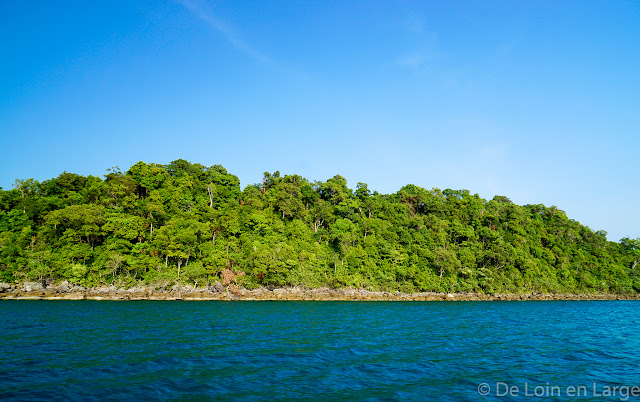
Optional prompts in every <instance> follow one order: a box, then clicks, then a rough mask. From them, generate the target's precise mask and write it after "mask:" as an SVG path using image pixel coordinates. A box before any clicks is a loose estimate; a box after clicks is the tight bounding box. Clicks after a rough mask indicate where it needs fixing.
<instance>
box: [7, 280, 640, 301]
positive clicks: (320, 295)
mask: <svg viewBox="0 0 640 402" xmlns="http://www.w3.org/2000/svg"><path fill="white" fill-rule="evenodd" d="M0 299H69V300H82V299H91V300H321V301H347V300H355V301H443V300H444V301H482V300H485V301H499V300H503V301H514V300H518V301H519V300H640V294H637V293H636V294H626V295H622V294H602V293H599V294H540V293H536V294H531V293H527V294H511V293H507V294H484V293H436V292H422V293H402V292H393V293H392V292H383V291H370V290H366V289H353V288H348V289H329V288H318V289H305V288H300V287H291V288H275V287H261V288H257V289H253V290H248V289H244V288H241V287H240V288H239V287H237V286H231V287H230V288H229V290H228V291H227V289H226V288H225V287H224V286H223V285H222V284H221V283H220V282H216V283H214V284H213V285H211V286H208V287H202V288H196V287H194V286H192V285H186V286H180V285H174V286H173V287H171V288H170V289H169V288H164V287H162V288H159V289H156V288H154V287H153V286H148V287H144V286H141V285H138V286H137V287H133V288H129V289H125V288H118V287H116V286H114V285H110V286H108V287H107V286H102V287H96V288H90V289H86V288H84V287H82V286H79V285H76V284H69V282H67V281H64V282H62V283H61V284H60V285H58V286H51V285H50V286H47V287H46V290H45V289H44V288H43V285H42V284H41V283H38V282H26V283H24V284H22V285H11V284H8V283H0Z"/></svg>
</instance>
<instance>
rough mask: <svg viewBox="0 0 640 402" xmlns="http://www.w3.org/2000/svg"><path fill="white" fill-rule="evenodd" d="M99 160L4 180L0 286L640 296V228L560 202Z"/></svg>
mask: <svg viewBox="0 0 640 402" xmlns="http://www.w3.org/2000/svg"><path fill="white" fill-rule="evenodd" d="M107 171H108V173H107V174H106V175H104V178H101V177H95V176H86V177H85V176H81V175H78V174H74V173H67V172H64V173H62V174H60V175H59V176H58V177H57V178H54V179H50V180H46V181H43V182H38V181H36V180H33V179H26V180H16V182H15V184H14V188H13V189H10V190H3V189H0V285H1V286H2V289H0V291H1V292H0V295H2V296H0V297H3V298H7V297H54V298H56V297H75V296H70V294H71V293H73V292H71V293H69V290H68V289H63V290H61V289H59V287H60V286H62V285H61V284H62V283H66V287H67V288H71V289H76V292H75V293H77V295H76V296H77V297H79V298H80V297H82V298H92V297H93V298H116V299H120V298H126V297H128V298H132V297H133V298H136V297H143V296H142V295H141V294H145V293H146V296H144V297H147V298H148V297H159V298H178V295H180V296H179V297H180V298H183V299H184V298H185V297H192V298H194V297H195V296H193V295H195V294H197V295H199V296H198V297H200V298H210V299H220V298H223V299H233V298H239V299H251V298H256V299H269V300H271V299H281V298H291V299H314V298H324V299H328V300H334V299H335V300H338V299H340V300H342V299H344V300H351V299H353V298H355V299H362V300H370V299H371V300H389V299H399V300H409V299H411V300H413V299H415V300H423V299H424V300H427V299H429V300H430V299H452V298H453V299H460V300H462V299H474V300H475V299H482V300H484V299H487V298H489V299H502V298H507V299H519V298H520V299H521V298H522V297H524V296H521V295H529V296H526V297H527V298H544V299H547V298H553V297H565V296H547V295H573V296H571V297H579V298H581V299H584V298H598V299H599V298H603V297H605V298H636V297H637V296H638V294H639V292H640V267H639V266H638V265H639V263H640V239H630V238H623V239H621V240H620V241H619V242H613V241H608V240H607V233H606V232H604V231H602V230H595V231H594V230H592V229H591V228H589V227H587V226H584V225H582V224H581V223H580V222H577V221H575V220H573V219H570V218H569V217H567V215H566V214H565V212H563V211H562V210H560V209H558V208H557V207H555V206H551V207H547V206H545V205H542V204H527V205H522V206H521V205H517V204H515V203H513V202H512V201H511V200H510V199H509V198H507V197H506V196H502V195H496V196H495V197H493V199H491V200H485V199H483V198H481V197H480V196H479V195H478V194H472V193H470V192H469V191H468V190H452V189H444V190H440V189H438V188H433V189H431V190H427V189H424V188H421V187H418V186H415V185H412V184H408V185H406V186H404V187H402V188H400V190H398V191H397V192H396V193H392V194H380V193H378V192H376V191H371V190H369V188H368V186H367V185H366V184H364V183H357V185H356V186H355V189H353V188H349V187H348V186H347V181H346V179H345V178H344V177H342V176H339V175H336V176H334V177H332V178H330V179H328V180H326V181H324V182H323V181H313V182H311V181H309V180H307V179H305V178H303V177H301V176H299V175H295V174H294V175H284V176H281V175H280V173H279V172H274V173H269V172H265V173H264V175H263V177H262V180H261V183H257V184H250V185H247V186H246V187H245V188H244V189H241V188H240V181H239V180H238V178H237V177H236V176H234V175H233V174H231V173H229V172H227V170H226V169H225V168H224V167H222V166H220V165H214V166H210V167H207V166H204V165H201V164H198V163H191V162H188V161H185V160H182V159H179V160H176V161H173V162H171V163H169V164H166V165H161V164H155V163H151V164H148V163H145V162H138V163H137V164H135V165H134V166H131V167H130V168H129V169H128V170H127V171H121V170H120V169H119V168H117V167H115V168H112V169H108V170H107ZM18 284H20V285H19V286H18ZM27 284H29V285H27ZM38 284H39V285H38ZM55 284H58V285H57V286H56V285H55ZM71 284H73V285H71ZM217 284H219V286H216V285H217ZM38 286H40V288H38ZM186 286H192V288H191V290H190V291H185V290H181V289H185V287H186ZM220 286H221V287H223V290H224V291H222V290H220V289H218V288H219V287H220ZM62 287H63V288H64V287H65V286H62ZM150 287H151V288H150ZM27 288H29V289H30V290H27ZM49 288H51V289H49ZM174 288H175V289H178V290H173V289H174ZM193 288H197V289H196V290H194V289H193ZM104 289H113V290H106V291H105V290H104ZM131 289H144V291H136V290H134V291H131ZM149 289H151V290H149ZM200 289H204V290H200ZM211 289H214V290H215V291H212V290H211ZM296 289H297V290H296ZM361 289H366V290H361ZM294 290H295V291H294ZM34 292H36V293H34ZM37 292H40V293H37ZM208 292H210V294H209V293H208ZM185 294H189V295H192V296H185ZM80 295H82V296H80ZM223 295H224V296H223ZM447 295H453V296H447ZM487 295H491V296H487ZM495 295H498V296H495ZM504 295H512V296H504ZM595 295H598V296H595ZM601 295H608V296H601ZM566 297H570V296H566Z"/></svg>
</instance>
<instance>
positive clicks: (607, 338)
mask: <svg viewBox="0 0 640 402" xmlns="http://www.w3.org/2000/svg"><path fill="white" fill-rule="evenodd" d="M638 323H640V303H639V302H629V301H609V302H595V301H582V302H453V303H447V302H423V303H420V302H415V303H402V302H171V301H159V302H154V301H139V302H137V301H130V302H107V301H99V302H98V301H37V300H36V301H27V300H22V301H8V300H6V301H0V400H2V401H7V400H82V401H85V400H125V399H126V400H214V399H215V400H300V399H306V400H340V401H346V400H389V401H391V400H452V401H459V400H478V399H480V400H482V399H485V400H489V399H500V400H509V399H532V400H541V399H542V398H544V399H557V400H572V399H576V398H572V397H571V396H572V395H580V396H581V398H579V399H581V400H626V399H625V397H624V395H625V393H626V394H627V395H629V394H633V390H634V389H633V388H631V387H633V386H640V326H639V325H638ZM483 383H485V384H486V385H482V384H483ZM479 386H480V387H481V388H480V391H481V392H483V393H487V392H488V396H486V397H483V396H481V395H480V394H479ZM614 386H617V387H621V388H618V389H616V393H615V395H613V394H612V392H611V390H612V389H613V387H614ZM536 387H537V388H536ZM571 387H574V389H573V392H572V388H571ZM580 387H582V388H580ZM625 387H626V388H625ZM583 388H584V389H583ZM607 390H609V391H608V392H609V394H611V395H612V396H610V397H608V396H607V395H608V394H607ZM638 393H639V395H640V390H639V391H638ZM627 399H628V400H631V399H638V398H634V397H632V396H628V397H627Z"/></svg>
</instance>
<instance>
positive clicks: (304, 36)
mask: <svg viewBox="0 0 640 402" xmlns="http://www.w3.org/2000/svg"><path fill="white" fill-rule="evenodd" d="M0 18H1V23H0V60H1V62H0V77H1V78H0V146H1V149H2V153H1V157H0V187H2V188H4V189H5V190H9V189H11V188H12V187H13V183H14V181H15V180H16V179H27V178H34V179H36V180H39V181H44V180H48V179H51V178H54V177H57V176H58V175H59V174H60V173H62V172H63V171H66V172H73V173H78V174H82V175H94V176H103V175H104V174H106V173H107V172H106V170H107V169H109V168H112V167H114V166H119V167H120V168H121V169H122V170H123V171H126V169H128V168H129V167H130V166H132V165H134V164H135V163H137V162H138V161H144V162H147V163H161V164H166V163H169V162H171V161H173V160H176V159H186V160H188V161H190V162H194V163H200V164H203V165H206V166H212V165H216V164H220V165H223V166H224V167H225V168H227V170H228V171H229V172H230V173H232V174H235V175H237V176H238V177H239V178H240V182H241V186H242V187H243V188H244V187H245V186H246V185H249V184H253V183H259V182H261V180H262V176H263V172H265V171H268V172H274V171H280V172H281V174H283V175H284V174H298V175H301V176H303V177H306V178H307V179H309V180H310V181H314V180H322V181H325V180H327V179H329V178H331V177H333V176H334V175H336V174H339V175H342V176H343V177H345V178H346V179H347V181H348V185H349V187H350V188H355V187H356V184H357V183H358V182H363V183H367V184H368V186H369V188H370V189H371V190H376V191H378V192H381V193H385V194H389V193H395V192H396V191H398V190H399V189H400V188H401V187H403V186H404V185H406V184H415V185H417V186H420V187H423V188H426V189H431V188H434V187H437V188H440V189H446V188H451V189H468V190H469V191H470V192H471V193H472V194H475V193H477V194H479V195H480V196H481V197H483V198H486V199H491V198H493V197H494V196H495V195H504V196H507V197H509V198H510V199H511V200H512V201H514V202H515V203H517V204H520V205H524V204H545V205H547V206H552V205H555V206H557V207H558V208H559V209H561V210H564V211H565V212H566V213H567V215H568V216H569V218H571V219H575V220H577V221H579V222H581V223H582V224H584V225H587V226H589V227H590V228H591V229H592V230H594V231H596V230H605V231H607V232H608V236H607V237H608V239H609V240H612V241H618V240H620V239H621V238H622V237H630V238H637V237H640V209H639V208H638V207H637V204H638V202H637V201H638V200H639V199H640V185H639V181H638V174H639V173H640V162H639V161H638V152H639V151H640V73H639V72H640V1H636V0H626V1H623V0H619V1H616V0H612V1H590V0H580V1H562V0H557V1H547V0H536V1H533V0H532V1H525V0H523V1H511V0H509V1H502V0H486V1H479V0H477V1H457V0H448V1H415V2H412V1H402V0H392V1H377V0H367V1H364V0H363V1H350V0H322V1H312V0H309V1H299V0H296V1H275V0H274V1H255V2H246V1H206V0H180V1H177V0H176V1H174V0H158V1H144V0H125V1H121V0H110V1H105V2H93V1H65V0H61V1H55V2H52V1H28V0H25V1H0Z"/></svg>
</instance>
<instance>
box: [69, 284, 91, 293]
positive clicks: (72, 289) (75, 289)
mask: <svg viewBox="0 0 640 402" xmlns="http://www.w3.org/2000/svg"><path fill="white" fill-rule="evenodd" d="M86 290H87V289H85V288H84V287H83V286H80V285H76V286H74V287H73V288H71V291H73V292H84V291H86Z"/></svg>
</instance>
